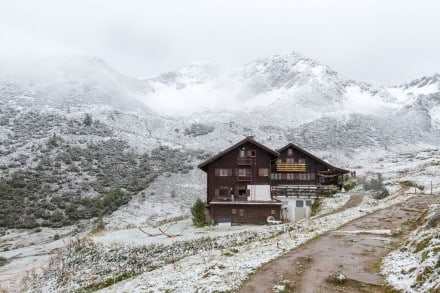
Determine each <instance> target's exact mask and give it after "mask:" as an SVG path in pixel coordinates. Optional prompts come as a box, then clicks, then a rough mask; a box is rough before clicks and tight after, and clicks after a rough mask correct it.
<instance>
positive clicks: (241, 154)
mask: <svg viewBox="0 0 440 293" xmlns="http://www.w3.org/2000/svg"><path fill="white" fill-rule="evenodd" d="M244 154H245V149H244V147H243V148H241V149H240V158H244Z"/></svg>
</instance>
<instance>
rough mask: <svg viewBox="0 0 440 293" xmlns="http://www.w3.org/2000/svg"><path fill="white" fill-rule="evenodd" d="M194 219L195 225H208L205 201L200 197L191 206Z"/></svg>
mask: <svg viewBox="0 0 440 293" xmlns="http://www.w3.org/2000/svg"><path fill="white" fill-rule="evenodd" d="M191 214H192V221H193V224H194V226H196V227H203V226H206V224H207V223H206V210H205V203H204V202H203V201H202V200H201V199H200V198H199V199H197V200H196V202H195V203H194V205H193V206H192V207H191Z"/></svg>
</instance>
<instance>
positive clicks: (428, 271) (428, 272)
mask: <svg viewBox="0 0 440 293" xmlns="http://www.w3.org/2000/svg"><path fill="white" fill-rule="evenodd" d="M433 271H434V270H433V269H432V268H431V267H429V266H428V267H425V269H424V270H423V272H421V273H420V274H418V275H417V278H416V282H417V283H423V282H424V281H426V280H427V279H429V275H431V274H432V273H433Z"/></svg>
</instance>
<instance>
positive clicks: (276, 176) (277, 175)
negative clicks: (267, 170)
mask: <svg viewBox="0 0 440 293" xmlns="http://www.w3.org/2000/svg"><path fill="white" fill-rule="evenodd" d="M281 176H282V174H281V173H272V174H270V179H272V180H281V178H282V177H281Z"/></svg>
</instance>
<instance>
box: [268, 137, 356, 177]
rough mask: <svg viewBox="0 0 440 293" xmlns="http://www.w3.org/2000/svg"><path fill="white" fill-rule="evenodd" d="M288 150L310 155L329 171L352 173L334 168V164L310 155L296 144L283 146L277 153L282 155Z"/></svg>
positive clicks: (310, 155)
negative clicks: (291, 149) (292, 149)
mask: <svg viewBox="0 0 440 293" xmlns="http://www.w3.org/2000/svg"><path fill="white" fill-rule="evenodd" d="M288 148H294V149H297V150H299V151H300V152H303V153H304V154H306V155H308V156H309V157H312V158H313V159H315V160H317V161H318V162H320V163H321V164H323V165H324V166H326V167H328V168H329V169H334V170H335V171H339V172H341V173H349V172H350V171H348V170H345V169H341V168H338V167H335V166H333V165H332V164H330V163H328V162H326V161H324V160H323V159H320V158H318V157H317V156H315V155H313V154H311V153H309V152H308V151H306V150H305V149H303V148H301V147H299V146H297V145H296V144H293V143H289V144H287V145H285V146H283V147H282V148H280V149H277V151H278V152H279V153H281V152H282V151H285V150H286V149H288Z"/></svg>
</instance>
